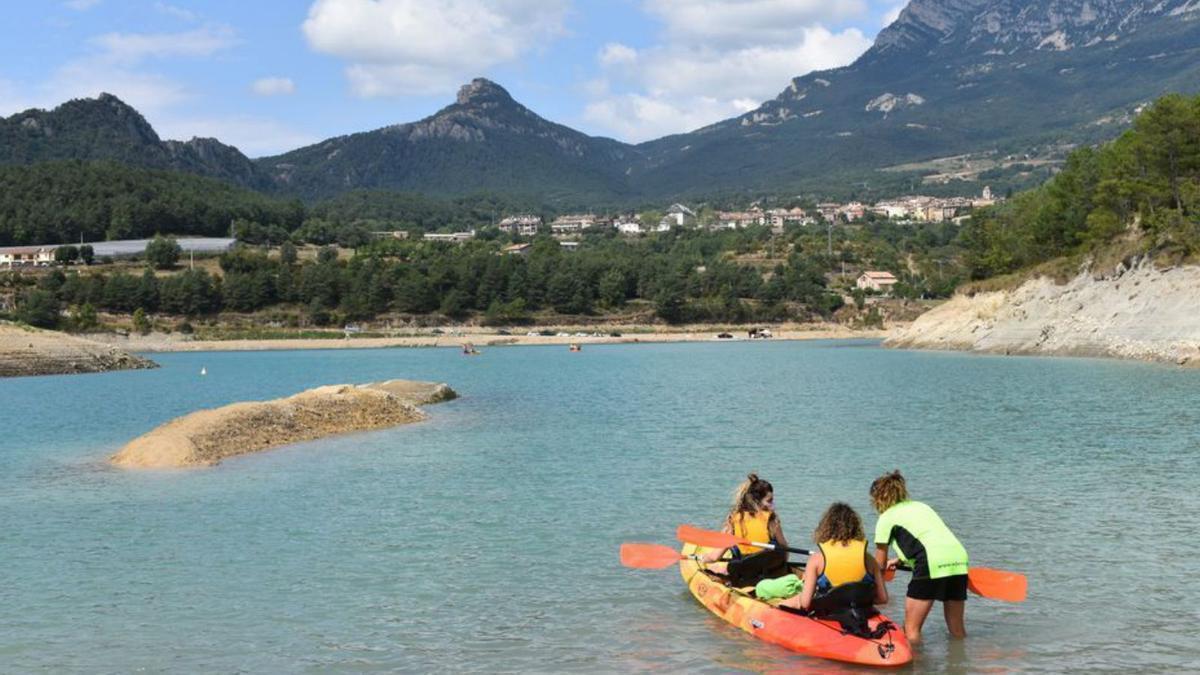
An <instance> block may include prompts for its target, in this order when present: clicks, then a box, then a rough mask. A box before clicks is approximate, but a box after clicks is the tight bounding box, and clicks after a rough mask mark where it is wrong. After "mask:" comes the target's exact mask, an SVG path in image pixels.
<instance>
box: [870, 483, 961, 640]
mask: <svg viewBox="0 0 1200 675" xmlns="http://www.w3.org/2000/svg"><path fill="white" fill-rule="evenodd" d="M870 494H871V503H872V504H873V505H874V506H875V510H876V511H878V512H879V522H877V523H876V524H875V560H876V562H878V563H879V567H880V569H895V567H896V565H897V564H899V563H904V564H905V565H906V566H909V567H911V568H912V580H911V581H910V582H909V584H908V597H906V598H905V600H904V633H905V635H906V636H907V637H908V641H909V642H910V643H913V644H916V643H918V642H920V641H921V627H922V626H923V625H925V619H926V618H927V617H928V616H929V611H930V610H931V609H933V603H934V601H935V600H937V601H941V603H942V609H943V611H944V612H945V615H946V628H948V629H949V630H950V634H951V635H953V636H954V637H958V638H961V637H966V635H967V628H966V622H965V621H966V620H965V616H964V615H965V613H966V601H967V550H966V549H965V548H963V545H962V544H961V543H959V541H958V538H957V537H955V536H954V533H953V532H951V531H950V528H948V527H946V524H945V523H944V522H942V519H941V518H940V517H938V514H937V512H935V511H934V510H933V509H932V508H930V507H929V506H928V505H926V504H923V503H921V502H917V501H913V500H911V499H909V498H908V486H907V485H906V484H905V481H904V476H902V475H900V472H899V471H893V472H892V473H889V474H884V475H883V476H880V477H879V478H876V479H875V481H874V482H873V483H871V493H870ZM889 545H890V546H891V547H892V548H893V549H895V551H896V553H897V557H896V558H892V559H890V560H889V559H888V546H889Z"/></svg>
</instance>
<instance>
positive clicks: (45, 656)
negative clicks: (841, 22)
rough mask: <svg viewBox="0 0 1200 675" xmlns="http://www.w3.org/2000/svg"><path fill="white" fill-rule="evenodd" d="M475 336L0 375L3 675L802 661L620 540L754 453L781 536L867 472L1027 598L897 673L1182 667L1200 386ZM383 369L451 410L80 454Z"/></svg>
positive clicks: (804, 347)
mask: <svg viewBox="0 0 1200 675" xmlns="http://www.w3.org/2000/svg"><path fill="white" fill-rule="evenodd" d="M484 352H485V353H484V354H483V355H482V356H479V357H476V358H465V357H463V356H461V355H459V353H458V352H457V351H456V350H452V349H436V350H435V349H388V350H354V351H310V352H266V353H215V354H162V355H156V356H154V358H155V359H156V360H157V361H159V362H160V363H161V364H162V365H163V368H162V369H160V370H155V371H140V372H139V371H135V372H124V373H108V374H100V375H76V376H63V377H41V378H22V379H8V380H0V431H2V433H0V518H3V522H2V527H0V672H5V673H8V672H29V671H41V672H88V673H92V672H134V671H142V672H159V671H174V672H221V673H233V672H281V671H284V672H330V671H336V672H377V671H449V672H456V671H489V672H492V671H499V672H512V671H539V672H572V671H573V672H595V671H607V672H618V671H631V670H653V671H677V670H687V671H689V672H727V671H729V670H734V669H738V668H747V669H750V670H767V671H775V670H779V669H801V670H811V671H814V672H818V671H819V672H826V671H828V670H830V668H831V665H832V664H830V663H829V662H824V661H816V660H812V659H809V658H806V657H802V656H797V655H793V654H790V653H787V652H785V651H783V650H781V649H778V648H775V647H772V646H770V645H766V644H764V643H762V642H759V641H757V640H754V639H753V638H751V637H749V636H747V635H744V634H743V633H741V632H740V631H738V630H736V629H734V628H732V627H729V626H727V625H725V624H724V623H723V622H721V621H720V620H718V619H716V618H715V617H713V616H711V615H710V614H709V613H708V612H707V611H706V610H704V609H703V608H702V607H701V606H700V605H699V604H697V603H696V602H694V601H693V600H692V599H691V596H690V595H688V593H687V590H686V588H685V586H684V584H683V582H682V580H681V579H680V578H679V574H678V571H677V570H675V569H667V570H662V571H639V570H627V569H624V568H622V567H621V566H620V565H619V563H618V561H617V548H618V546H619V545H620V543H621V542H623V541H649V542H659V543H663V544H672V545H673V544H674V541H673V533H674V530H675V527H676V526H677V525H679V524H680V523H685V522H686V523H694V524H699V525H711V526H714V527H715V526H716V525H717V524H718V523H719V522H720V521H721V519H722V517H723V516H724V514H725V511H726V509H727V506H728V500H729V496H730V493H731V492H732V490H733V489H734V487H735V486H736V484H737V483H738V482H739V480H740V479H741V478H743V477H744V475H745V474H746V473H747V472H748V471H751V470H753V471H757V472H759V473H760V474H761V475H762V476H764V477H765V478H768V479H769V480H771V481H772V482H773V483H774V485H775V488H776V502H777V505H778V510H779V513H780V516H781V518H782V521H783V524H784V529H785V531H786V532H787V533H788V535H789V538H790V539H791V540H793V542H795V545H803V543H804V542H806V541H807V540H808V539H809V538H810V533H811V531H812V528H813V526H814V525H815V521H816V519H817V517H819V515H820V513H821V511H822V510H823V509H824V508H825V507H826V506H827V505H828V504H829V502H830V501H832V500H834V499H841V500H846V501H849V502H850V503H851V504H852V505H854V506H855V507H856V508H857V509H859V511H860V513H862V514H863V515H864V518H865V520H866V523H867V527H868V530H870V528H871V527H873V525H874V521H875V517H874V514H873V513H871V512H870V506H869V501H868V499H867V494H866V493H867V488H868V486H869V484H870V482H871V480H872V479H873V478H874V477H875V476H876V475H878V474H880V473H882V472H884V471H886V470H891V469H894V468H900V469H902V470H903V471H904V472H905V474H906V475H907V476H908V479H909V485H910V490H911V491H912V492H913V494H914V497H916V498H918V499H922V500H924V501H927V502H929V503H930V504H932V505H933V506H934V507H935V508H937V509H938V510H939V512H940V513H941V514H942V515H943V517H944V518H945V520H946V521H947V522H948V523H949V524H950V525H951V527H952V528H953V529H954V530H955V531H956V532H957V533H958V535H959V537H960V539H962V540H963V542H964V544H965V545H966V546H967V548H968V550H969V551H970V554H971V558H972V561H973V562H975V563H977V564H980V565H987V566H993V567H1001V568H1007V569H1013V570H1018V571H1022V572H1025V573H1026V574H1028V576H1029V579H1030V599H1029V601H1028V602H1026V603H1024V604H1020V605H1016V604H1002V603H999V602H995V601H989V600H982V599H980V598H977V597H973V598H972V599H971V600H970V602H969V603H968V607H967V627H968V631H969V632H970V638H969V639H968V640H966V641H965V642H953V641H950V640H948V639H947V638H946V633H945V628H944V625H943V623H942V621H941V617H940V612H939V611H938V610H936V608H935V611H934V613H933V615H931V617H930V620H929V623H928V624H927V626H926V636H927V641H926V643H925V644H923V645H922V646H921V647H920V648H919V650H918V654H917V659H916V663H915V669H916V670H919V671H921V672H980V671H987V672H1007V671H1031V670H1033V671H1063V670H1080V671H1083V670H1087V671H1095V670H1111V671H1131V670H1132V671H1148V670H1149V671H1162V670H1190V669H1192V668H1194V664H1195V640H1196V639H1195V635H1194V634H1195V626H1196V624H1197V620H1200V613H1198V611H1197V609H1196V606H1195V600H1196V598H1197V592H1196V591H1197V585H1198V584H1197V582H1196V580H1195V578H1196V572H1197V565H1196V564H1195V562H1194V561H1193V559H1191V558H1189V557H1188V556H1189V555H1190V545H1191V543H1192V542H1191V540H1192V539H1193V538H1194V537H1195V536H1196V525H1195V518H1196V512H1197V510H1198V508H1200V496H1198V495H1200V406H1197V403H1198V402H1200V372H1195V371H1184V370H1178V369H1174V368H1168V367H1162V366H1152V365H1145V364H1138V363H1124V362H1116V361H1098V360H1088V359H1049V358H1006V357H987V356H970V355H962V354H952V353H950V354H942V353H921V352H899V351H890V350H883V349H880V348H878V347H877V346H876V345H874V344H871V343H854V342H807V343H801V342H791V343H787V342H776V343H770V342H764V343H747V342H740V343H733V344H716V343H693V344H656V345H614V346H592V345H588V346H586V347H585V348H584V351H583V352H582V353H579V354H572V353H569V352H568V351H567V349H566V347H519V348H492V349H485V350H484ZM202 367H204V368H206V369H207V371H208V375H207V377H200V376H199V372H200V369H201V368H202ZM389 378H412V379H428V380H437V381H444V382H448V383H449V384H451V386H453V387H454V388H455V389H457V390H458V391H459V392H460V393H461V394H462V396H463V398H462V399H460V400H458V401H454V402H451V403H447V404H442V405H438V406H433V407H430V408H429V409H428V410H429V412H430V413H431V419H430V420H429V421H427V422H424V423H421V424H417V425H411V426H407V427H401V428H397V429H393V430H387V431H381V432H372V433H367V434H357V435H352V436H345V437H339V438H335V439H328V440H323V441H318V442H312V443H305V444H301V445H296V446H291V447H288V448H284V449H280V450H276V451H272V452H267V453H262V454H258V455H254V456H250V457H243V458H238V459H235V460H232V461H227V462H225V463H224V464H222V465H220V466H218V467H216V468H213V469H207V470H194V471H172V472H141V473H139V472H125V471H119V470H115V469H112V468H110V467H108V466H107V464H106V463H105V461H104V460H105V458H106V456H107V455H109V454H110V453H112V452H113V451H115V449H116V448H118V447H119V446H120V445H121V444H123V443H124V442H126V441H127V440H129V439H131V438H133V437H135V436H137V435H139V434H141V433H143V432H145V431H148V430H150V429H151V428H153V427H154V426H156V425H158V424H160V423H162V422H165V421H167V420H169V419H171V418H173V417H176V416H178V415H181V414H184V413H187V412H190V411H192V410H194V409H198V408H203V407H211V406H215V405H219V404H224V403H229V402H233V401H240V400H249V399H266V398H274V397H278V396H283V395H287V394H291V393H295V392H296V391H299V390H301V389H305V388H308V387H312V386H316V385H321V384H331V383H339V382H367V381H374V380H382V379H389ZM901 579H903V576H901ZM890 590H891V591H892V592H893V594H895V595H899V596H902V595H903V592H904V585H903V583H893V584H892V585H891V589H890ZM885 611H887V613H888V614H890V615H891V616H892V617H893V618H894V619H899V618H900V617H902V615H903V610H902V603H897V601H896V600H893V604H892V606H891V607H890V608H888V609H887V610H885Z"/></svg>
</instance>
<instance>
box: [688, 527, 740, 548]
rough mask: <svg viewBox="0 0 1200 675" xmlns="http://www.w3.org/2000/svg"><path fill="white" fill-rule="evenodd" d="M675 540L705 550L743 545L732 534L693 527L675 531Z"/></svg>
mask: <svg viewBox="0 0 1200 675" xmlns="http://www.w3.org/2000/svg"><path fill="white" fill-rule="evenodd" d="M675 538H676V539H678V540H679V541H682V542H686V543H688V544H695V545H697V546H703V547H705V548H730V547H733V546H737V545H738V544H740V543H742V540H741V539H738V538H737V537H735V536H733V535H732V534H725V533H724V532H715V531H713V530H702V529H700V528H698V527H695V526H693V525H680V526H679V529H677V530H675Z"/></svg>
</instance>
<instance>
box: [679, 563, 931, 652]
mask: <svg viewBox="0 0 1200 675" xmlns="http://www.w3.org/2000/svg"><path fill="white" fill-rule="evenodd" d="M704 550H705V549H703V548H699V547H696V546H694V545H692V544H685V545H684V547H683V554H684V555H691V554H695V553H703V552H704ZM679 571H680V572H681V573H682V574H683V580H684V581H685V582H687V585H688V589H689V590H690V591H691V592H692V595H693V596H695V598H696V599H697V600H699V601H700V604H702V605H704V606H705V607H707V608H708V609H709V611H711V612H712V613H713V614H716V615H717V616H719V617H721V618H722V619H724V620H725V621H727V622H729V623H731V624H733V625H734V626H737V627H738V628H741V629H742V630H744V631H746V632H747V633H750V634H751V635H753V636H754V637H756V638H758V639H760V640H764V641H766V642H770V643H771V644H776V645H779V646H780V647H784V648H785V649H790V650H792V651H794V652H798V653H800V654H807V655H809V656H817V657H820V658H823V659H832V660H834V661H845V662H847V663H857V664H861V665H865V666H902V665H904V664H906V663H909V662H911V661H912V649H911V648H910V647H909V644H908V639H907V638H905V637H904V628H903V627H902V626H898V625H892V627H891V628H890V629H889V630H888V631H887V633H885V634H884V635H883V636H882V637H880V638H878V639H875V640H868V639H866V638H861V637H858V636H855V635H848V634H844V633H843V632H842V627H841V625H840V624H838V622H837V621H831V620H822V619H815V618H813V617H809V616H802V615H800V614H796V613H794V612H790V611H786V610H782V609H777V608H775V607H773V606H771V605H770V604H768V603H766V602H764V601H762V600H758V599H756V598H754V597H753V596H752V595H750V594H748V593H747V592H746V591H745V590H742V589H736V588H731V587H729V586H727V585H726V584H725V583H724V582H723V581H722V580H721V579H720V578H718V577H716V576H714V575H711V574H709V573H708V572H707V571H705V570H704V569H703V568H702V567H700V565H699V564H698V563H696V562H695V561H694V560H683V561H681V562H680V563H679ZM799 574H801V575H803V571H800V572H799ZM885 621H888V618H887V617H886V616H884V615H882V614H880V615H878V616H876V617H874V618H872V619H871V620H870V623H869V625H870V627H871V628H875V627H876V626H878V625H879V624H881V623H883V622H885Z"/></svg>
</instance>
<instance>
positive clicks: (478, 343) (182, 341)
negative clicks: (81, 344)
mask: <svg viewBox="0 0 1200 675" xmlns="http://www.w3.org/2000/svg"><path fill="white" fill-rule="evenodd" d="M593 330H594V329H593ZM771 330H772V332H773V334H774V335H773V337H771V338H770V339H768V340H753V342H770V341H775V340H832V339H883V338H886V337H888V335H890V334H891V331H889V330H853V329H850V328H846V327H843V326H836V325H829V324H819V325H796V326H792V327H787V326H785V327H782V328H779V329H776V328H772V329H771ZM614 331H615V332H620V333H621V337H608V336H607V333H609V332H614ZM563 332H567V331H566V330H565V329H564V331H563ZM574 332H576V331H571V335H569V336H560V335H537V336H530V335H525V334H524V333H522V334H520V335H497V334H496V333H494V332H485V331H482V330H472V329H466V330H461V331H456V332H450V331H448V332H447V333H446V334H444V335H432V334H431V335H407V336H398V337H383V338H375V337H372V338H343V339H271V340H192V339H187V338H185V337H184V336H181V335H177V334H170V335H165V334H159V333H155V334H151V335H146V336H142V335H130V336H128V337H125V336H121V335H104V336H94V337H93V339H95V340H98V341H101V342H104V343H106V344H110V345H113V346H116V347H120V348H121V349H124V350H126V351H129V352H138V353H153V352H215V351H267V350H287V349H380V348H388V347H453V348H456V349H461V348H462V345H464V344H468V343H469V344H473V345H475V347H476V348H480V349H482V348H484V347H500V346H505V347H507V346H528V345H568V344H580V345H591V344H634V343H644V342H745V341H748V340H749V338H748V337H747V333H746V330H745V329H741V330H738V331H734V330H733V329H730V330H729V331H728V332H729V333H731V334H732V335H733V336H734V338H733V339H731V340H718V339H717V338H716V335H717V334H718V333H719V332H721V329H720V328H713V327H708V326H705V327H696V328H681V329H677V330H671V331H661V332H660V331H654V332H638V333H632V332H625V331H622V330H621V329H620V328H606V329H605V330H604V331H603V332H604V333H605V334H606V336H605V337H594V336H591V335H588V336H586V337H584V336H576V335H574ZM579 332H582V329H581V330H580V331H579Z"/></svg>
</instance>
